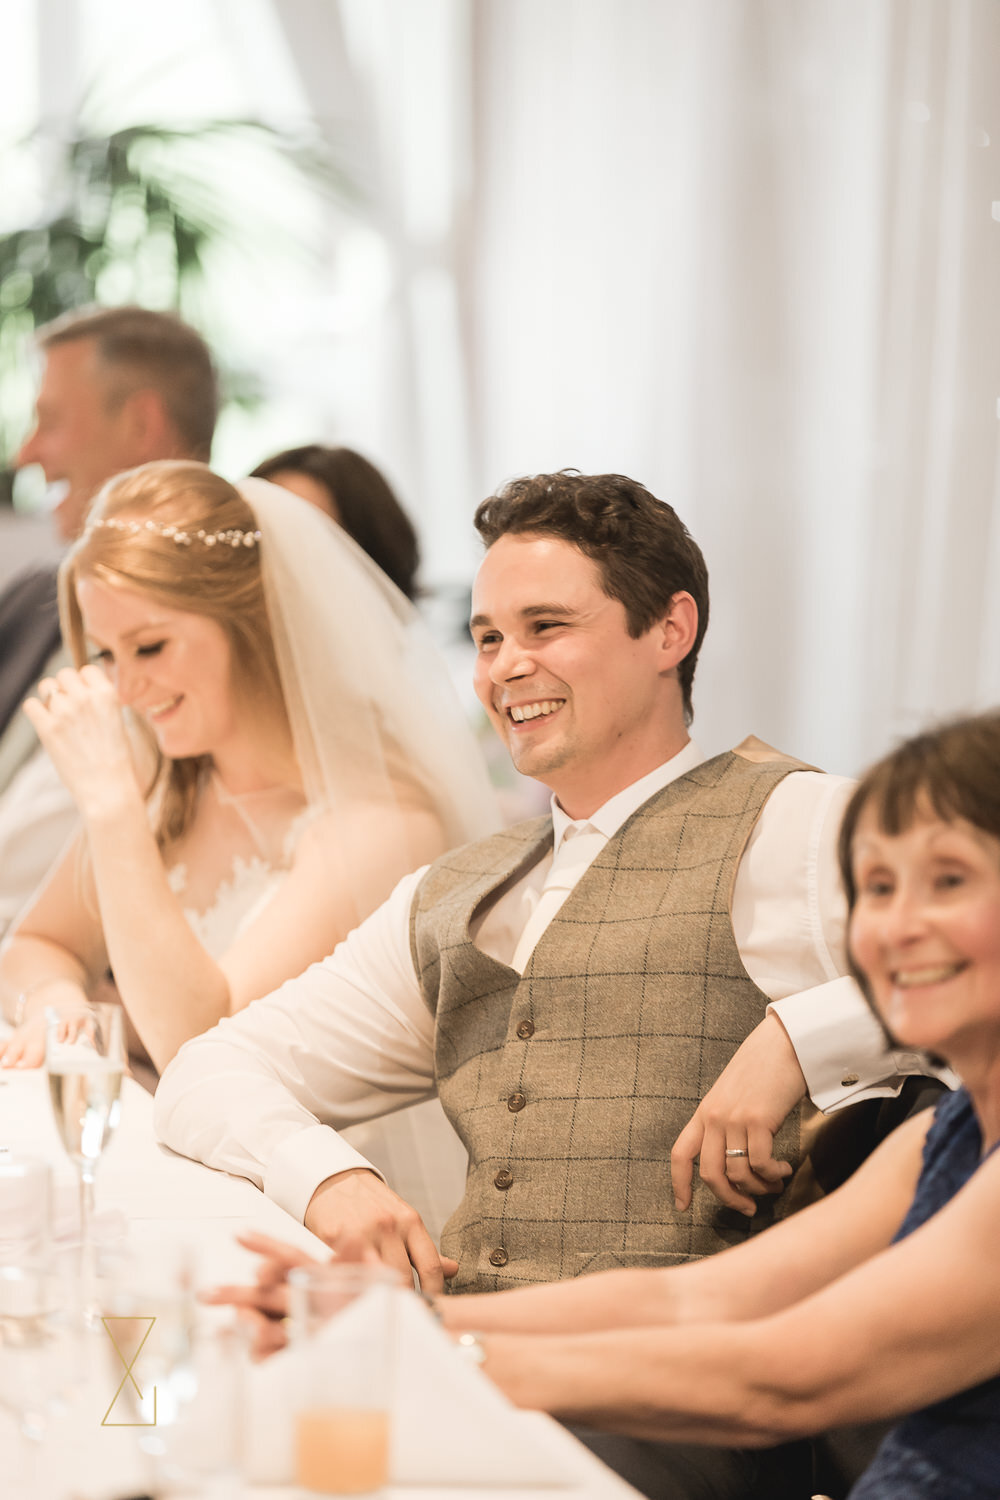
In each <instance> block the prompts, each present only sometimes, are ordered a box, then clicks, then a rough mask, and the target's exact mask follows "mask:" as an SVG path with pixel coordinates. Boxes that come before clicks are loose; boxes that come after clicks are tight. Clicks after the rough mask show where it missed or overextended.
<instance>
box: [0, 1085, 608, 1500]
mask: <svg viewBox="0 0 1000 1500" xmlns="http://www.w3.org/2000/svg"><path fill="white" fill-rule="evenodd" d="M151 1116H152V1100H151V1099H150V1097H149V1095H147V1094H146V1093H145V1092H144V1091H143V1090H142V1089H141V1088H140V1087H139V1086H138V1085H137V1084H136V1083H134V1082H133V1081H132V1080H130V1079H126V1081H125V1084H124V1087H123V1093H122V1116H121V1122H120V1124H119V1127H118V1130H117V1132H116V1135H115V1137H114V1139H113V1141H112V1142H111V1143H110V1145H109V1146H108V1148H107V1151H106V1152H105V1155H104V1158H103V1160H102V1161H101V1164H100V1167H99V1170H98V1175H97V1206H98V1211H99V1215H101V1214H103V1215H108V1214H109V1213H113V1211H117V1213H119V1214H120V1215H122V1216H123V1217H124V1219H125V1220H126V1221H127V1241H128V1244H129V1245H130V1246H131V1247H132V1248H133V1249H134V1250H135V1251H136V1252H137V1254H140V1255H141V1253H142V1250H143V1249H144V1247H160V1246H162V1245H164V1244H167V1243H171V1242H176V1243H185V1244H187V1245H189V1246H191V1247H192V1248H193V1250H194V1254H195V1260H196V1266H197V1279H198V1283H199V1285H200V1286H211V1285H214V1284H217V1283H219V1282H223V1281H237V1282H239V1281H243V1282H246V1281H249V1280H250V1279H251V1277H252V1274H253V1269H254V1264H255V1258H254V1257H253V1256H251V1255H250V1254H249V1253H248V1252H246V1251H244V1250H243V1249H241V1247H240V1246H238V1245H237V1244H236V1241H235V1236H236V1234H237V1232H239V1231H241V1230H246V1229H254V1230H259V1231H261V1232H263V1233H265V1234H270V1235H274V1236H275V1237H276V1238H279V1239H284V1240H290V1241H293V1242H294V1243H297V1244H300V1245H302V1246H303V1247H305V1248H307V1249H312V1250H314V1251H315V1252H316V1253H318V1254H323V1253H324V1252H323V1249H322V1247H321V1246H320V1245H319V1243H318V1242H317V1241H316V1240H315V1239H314V1238H313V1236H312V1235H311V1234H310V1233H309V1232H308V1230H306V1229H305V1228H304V1227H303V1226H302V1225H301V1224H298V1223H296V1222H295V1221H294V1220H293V1219H291V1218H290V1217H289V1216H288V1215H287V1214H285V1213H284V1211H283V1210H282V1209H280V1208H278V1207H277V1206H276V1205H275V1204H274V1203H272V1202H270V1200H269V1199H267V1198H265V1197H264V1196H263V1195H262V1194H261V1193H259V1192H258V1191H257V1189H256V1188H255V1187H253V1186H252V1185H251V1184H250V1183H248V1182H244V1181H242V1180H240V1179H238V1178H233V1177H229V1176H227V1175H225V1174H224V1173H219V1172H213V1171H211V1170H210V1169H209V1168H207V1167H203V1166H200V1165H199V1164H197V1163H195V1162H190V1161H187V1160H185V1159H183V1158H181V1157H178V1156H175V1155H173V1153H171V1152H168V1151H166V1150H165V1149H164V1148H162V1147H160V1146H157V1144H156V1143H155V1141H154V1139H153V1134H152V1124H151ZM7 1151H9V1152H12V1153H17V1154H22V1153H27V1154H31V1155H35V1156H41V1157H43V1158H45V1159H46V1160H47V1161H49V1162H50V1163H51V1165H52V1167H53V1171H54V1173H55V1177H56V1182H57V1185H58V1190H59V1193H60V1195H64V1194H66V1193H68V1192H70V1191H71V1189H72V1186H73V1184H74V1183H75V1181H76V1176H75V1172H74V1170H73V1167H72V1165H71V1164H70V1162H69V1160H68V1159H67V1157H66V1156H65V1153H64V1152H63V1150H62V1146H61V1144H60V1141H59V1138H58V1135H57V1133H56V1129H55V1125H54V1122H53V1120H52V1116H51V1111H50V1107H49V1100H48V1084H47V1079H46V1076H45V1074H44V1072H42V1071H27V1070H25V1071H19V1070H13V1069H12V1070H10V1071H9V1072H3V1071H0V1153H4V1152H7ZM112 1227H114V1225H113V1224H112ZM2 1358H3V1350H2V1349H0V1359H2ZM482 1378H483V1377H481V1376H480V1375H479V1374H478V1372H477V1371H475V1370H473V1369H471V1368H470V1369H469V1371H468V1379H469V1380H470V1381H478V1380H481V1379H482ZM491 1394H492V1392H491ZM106 1396H107V1393H106V1392H104V1391H100V1392H97V1391H95V1392H94V1398H95V1403H96V1404H95V1413H97V1414H96V1416H95V1420H94V1423H93V1429H94V1430H93V1432H92V1433H89V1435H88V1436H87V1438H86V1445H87V1450H88V1451H87V1452H86V1453H81V1452H74V1453H72V1454H70V1453H67V1454H66V1455H65V1464H66V1487H65V1497H66V1500H71V1497H72V1500H118V1497H122V1496H124V1495H125V1494H127V1493H128V1491H127V1490H125V1489H123V1488H122V1484H123V1483H128V1482H132V1483H133V1488H134V1480H133V1474H134V1466H133V1468H130V1459H129V1453H128V1452H127V1451H126V1450H127V1449H128V1447H129V1445H131V1444H134V1438H133V1437H131V1436H130V1434H129V1433H128V1432H127V1430H124V1431H123V1430H119V1431H118V1432H117V1433H115V1432H114V1431H112V1430H111V1429H108V1428H101V1426H100V1412H101V1411H103V1410H104V1407H105V1406H106V1404H107V1402H106ZM400 1399H403V1400H405V1399H406V1397H405V1393H404V1395H403V1396H402V1397H401V1398H400ZM98 1407H99V1408H100V1411H98ZM7 1421H8V1422H9V1419H7ZM2 1429H3V1424H2V1423H0V1447H2V1446H3V1443H4V1439H5V1437H6V1436H7V1434H6V1433H5V1432H4V1431H3V1430H2ZM491 1436H492V1442H491V1443H489V1444H484V1448H483V1453H482V1476H481V1483H478V1484H477V1485H475V1486H473V1487H468V1486H465V1485H463V1486H456V1485H453V1484H452V1485H447V1486H435V1485H430V1484H421V1485H419V1486H406V1487H402V1486H393V1487H391V1488H390V1489H389V1490H388V1491H387V1492H386V1493H387V1495H388V1496H389V1497H390V1500H561V1497H565V1500H627V1497H629V1496H633V1497H634V1495H635V1492H634V1491H633V1490H632V1489H630V1488H629V1486H627V1485H625V1484H623V1483H622V1481H621V1480H619V1479H618V1478H617V1477H616V1476H615V1475H614V1474H612V1473H611V1472H610V1471H609V1470H607V1469H606V1468H605V1467H604V1466H603V1465H602V1464H600V1463H598V1462H597V1460H596V1459H594V1458H593V1457H592V1456H591V1455H590V1454H589V1453H588V1452H587V1451H586V1450H585V1449H584V1448H582V1447H581V1446H580V1445H579V1444H578V1443H577V1442H575V1440H574V1439H573V1438H571V1437H570V1436H569V1434H568V1433H566V1432H565V1431H564V1430H563V1429H562V1428H561V1427H559V1426H558V1424H557V1423H554V1422H551V1421H549V1419H548V1418H546V1417H542V1416H539V1415H538V1414H536V1413H523V1412H518V1411H516V1410H515V1409H514V1408H505V1409H504V1410H503V1412H502V1428H501V1429H500V1430H497V1431H496V1432H494V1433H492V1435H491ZM519 1445H524V1446H525V1447H526V1448H528V1449H531V1448H533V1447H534V1448H538V1449H540V1450H541V1452H542V1453H543V1455H544V1459H545V1463H544V1467H545V1469H546V1470H548V1471H549V1472H550V1473H555V1474H557V1475H558V1476H560V1478H561V1480H562V1483H560V1484H559V1485H558V1486H557V1487H553V1486H552V1485H551V1484H548V1485H545V1486H531V1485H529V1486H524V1485H522V1486H519V1487H517V1488H516V1489H510V1488H502V1487H498V1486H497V1484H496V1467H495V1453H496V1451H497V1450H499V1449H503V1448H508V1447H512V1448H515V1449H516V1448H517V1447H518V1446H519ZM126 1476H127V1479H126ZM242 1493H244V1494H246V1495H247V1496H251V1495H252V1496H260V1497H263V1496H269V1497H272V1500H279V1497H284V1496H286V1495H290V1494H292V1493H294V1492H292V1491H289V1490H283V1489H278V1488H268V1487H264V1486H251V1485H246V1486H244V1487H243V1490H242ZM60 1500H62V1497H60Z"/></svg>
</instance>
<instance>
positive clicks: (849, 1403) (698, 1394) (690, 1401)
mask: <svg viewBox="0 0 1000 1500" xmlns="http://www.w3.org/2000/svg"><path fill="white" fill-rule="evenodd" d="M918 1124H919V1122H913V1125H914V1126H916V1125H918ZM906 1128H907V1132H908V1134H909V1135H910V1136H911V1140H912V1139H913V1137H914V1136H915V1134H916V1132H915V1130H911V1129H910V1127H906ZM897 1134H898V1132H897ZM890 1145H895V1141H894V1140H891V1141H890V1142H887V1143H886V1146H885V1147H883V1148H881V1149H880V1152H879V1153H877V1155H879V1156H881V1157H882V1159H883V1162H884V1161H885V1160H886V1159H887V1155H891V1154H893V1153H887V1154H884V1153H886V1148H887V1147H889V1146H890ZM873 1161H874V1158H873ZM862 1170H865V1169H862ZM859 1175H860V1174H859ZM876 1175H877V1174H870V1175H869V1184H870V1185H874V1181H875V1177H876ZM849 1186H850V1184H848V1187H849ZM838 1200H839V1203H840V1207H841V1209H842V1210H845V1211H846V1209H847V1207H848V1206H851V1207H852V1209H854V1210H858V1209H863V1208H864V1202H863V1201H862V1200H861V1199H859V1198H857V1197H855V1199H854V1202H853V1204H851V1203H850V1198H849V1195H848V1192H847V1188H845V1189H842V1190H841V1191H840V1192H838V1193H837V1194H835V1195H833V1197H832V1198H831V1199H830V1200H828V1201H829V1203H830V1204H831V1205H833V1204H835V1203H836V1202H837V1201H838ZM820 1206H821V1207H822V1206H823V1205H820ZM807 1217H809V1214H803V1215H801V1216H800V1218H801V1219H802V1220H805V1219H806V1218H807ZM812 1219H813V1225H814V1226H815V1225H816V1223H817V1216H816V1215H815V1213H813V1214H812ZM793 1225H794V1221H789V1224H788V1225H787V1226H780V1227H779V1229H778V1230H770V1231H768V1233H767V1234H766V1235H763V1236H761V1242H760V1243H761V1244H763V1242H764V1241H766V1240H769V1239H771V1238H772V1236H773V1237H774V1238H775V1239H777V1238H778V1237H779V1235H781V1233H782V1230H783V1229H786V1228H787V1229H789V1230H790V1229H791V1228H792V1227H793ZM998 1234H1000V1159H997V1158H994V1159H991V1160H990V1161H988V1162H986V1163H985V1164H984V1166H983V1167H982V1168H980V1170H979V1171H978V1172H977V1173H976V1174H975V1176H974V1177H973V1179H972V1180H971V1181H970V1182H969V1183H968V1184H967V1185H966V1187H965V1188H964V1189H963V1190H962V1192H961V1193H960V1194H958V1195H957V1196H956V1198H955V1200H954V1201H953V1202H952V1203H950V1204H949V1205H948V1206H947V1207H946V1208H944V1209H942V1210H941V1212H940V1213H939V1214H937V1215H935V1217H934V1218H933V1219H931V1220H930V1221H929V1222H928V1223H927V1224H925V1225H924V1226H923V1227H922V1228H920V1229H919V1230H917V1231H916V1232H915V1233H914V1234H913V1235H910V1236H908V1237H907V1239H906V1240H904V1241H901V1242H900V1243H899V1244H896V1245H890V1246H887V1247H885V1248H884V1249H882V1250H880V1251H878V1252H876V1253H874V1254H873V1255H872V1256H871V1257H870V1258H865V1259H863V1260H861V1261H860V1262H858V1263H856V1264H855V1265H854V1267H853V1268H851V1269H847V1270H845V1271H843V1272H842V1273H841V1274H840V1275H838V1276H837V1277H836V1278H835V1279H833V1280H831V1281H830V1282H829V1284H827V1285H824V1286H822V1287H821V1288H819V1289H817V1290H815V1291H814V1292H812V1293H811V1294H809V1295H807V1296H804V1297H802V1298H801V1299H800V1300H797V1301H795V1302H794V1304H793V1305H790V1306H786V1307H784V1308H783V1309H782V1310H780V1311H773V1312H771V1313H769V1314H767V1315H765V1316H762V1317H757V1318H752V1319H750V1320H749V1321H741V1322H736V1323H723V1322H717V1321H715V1322H705V1323H696V1324H686V1323H685V1324H684V1325H683V1326H678V1327H668V1328H651V1329H641V1330H639V1329H631V1328H630V1329H623V1330H613V1331H606V1332H600V1333H589V1334H583V1335H580V1336H573V1335H564V1336H544V1337H528V1336H523V1335H513V1336H508V1335H498V1336H496V1337H493V1336H489V1337H488V1338H487V1340H486V1347H487V1361H486V1365H485V1369H486V1371H487V1373H488V1374H490V1375H491V1376H492V1377H493V1378H494V1379H495V1380H496V1381H497V1383H498V1384H499V1385H500V1386H501V1387H502V1388H503V1389H504V1390H505V1391H506V1392H507V1393H508V1395H510V1396H511V1397H512V1399H513V1400H514V1401H515V1402H517V1403H518V1404H519V1405H524V1406H534V1407H540V1408H541V1409H543V1410H546V1411H550V1412H552V1413H554V1414H555V1415H558V1416H560V1417H562V1418H564V1419H567V1420H572V1421H575V1422H583V1423H591V1424H594V1425H599V1426H601V1427H605V1428H609V1429H611V1430H615V1431H620V1432H626V1433H631V1434H633V1435H635V1436H640V1437H655V1438H660V1439H665V1440H671V1441H697V1442H718V1443H739V1444H743V1445H747V1444H755V1443H757V1444H766V1443H771V1442H776V1441H780V1440H783V1439H785V1438H788V1437H792V1436H797V1435H801V1434H803V1433H808V1432H814V1431H818V1430H821V1429H824V1428H827V1427H834V1426H838V1425H842V1424H844V1423H846V1422H850V1421H857V1420H866V1421H867V1420H874V1419H877V1418H882V1417H892V1416H897V1415H900V1414H901V1413H903V1412H906V1411H912V1410H915V1409H917V1408H919V1407H921V1406H925V1405H927V1404H928V1403H930V1402H933V1401H935V1400H938V1399H941V1398H942V1397H944V1396H945V1395H948V1394H951V1393H953V1392H955V1391H957V1390H962V1389H965V1388H966V1387H968V1386H970V1385H975V1384H977V1383H978V1382H980V1381H982V1380H985V1379H987V1378H989V1377H991V1376H993V1375H996V1374H997V1373H1000V1267H998V1264H997V1261H996V1256H995V1253H994V1247H995V1245H996V1242H997V1235H998ZM784 1240H785V1248H786V1250H787V1249H788V1247H789V1237H788V1235H787V1234H786V1235H785V1236H784ZM748 1248H753V1247H748ZM799 1248H800V1250H802V1251H804V1252H805V1253H808V1245H807V1243H806V1242H805V1241H803V1242H802V1244H801V1245H800V1247H799ZM818 1250H819V1253H820V1254H822V1253H823V1252H822V1247H818ZM717 1259H718V1260H726V1259H729V1260H730V1264H731V1266H732V1267H737V1268H738V1266H739V1252H733V1254H732V1255H731V1256H728V1255H726V1256H721V1257H717ZM784 1269H789V1267H788V1265H787V1262H786V1264H785V1267H784Z"/></svg>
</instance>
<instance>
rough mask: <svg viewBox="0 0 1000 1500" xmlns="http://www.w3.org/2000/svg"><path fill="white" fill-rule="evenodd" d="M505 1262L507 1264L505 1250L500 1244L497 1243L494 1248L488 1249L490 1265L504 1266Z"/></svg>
mask: <svg viewBox="0 0 1000 1500" xmlns="http://www.w3.org/2000/svg"><path fill="white" fill-rule="evenodd" d="M506 1264H507V1252H506V1250H505V1249H504V1248H503V1246H502V1245H498V1246H497V1248H496V1249H495V1250H491V1251H490V1265H491V1266H505V1265H506Z"/></svg>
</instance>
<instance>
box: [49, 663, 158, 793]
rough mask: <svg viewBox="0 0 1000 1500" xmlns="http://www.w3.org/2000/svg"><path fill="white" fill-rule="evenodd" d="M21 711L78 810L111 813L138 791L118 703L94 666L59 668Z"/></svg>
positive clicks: (113, 690)
mask: <svg viewBox="0 0 1000 1500" xmlns="http://www.w3.org/2000/svg"><path fill="white" fill-rule="evenodd" d="M24 712H25V714H26V715H27V717H28V718H29V719H30V720H31V723H32V725H33V727H34V729H35V732H36V733H37V735H38V738H39V739H40V740H41V742H42V744H43V745H44V746H45V749H46V750H47V751H48V753H49V755H50V756H51V757H52V760H53V763H54V764H55V767H56V770H57V771H58V772H59V775H60V776H61V778H62V780H63V781H64V782H65V784H66V786H67V788H68V789H69V791H70V792H71V793H72V795H73V799H74V801H75V802H76V805H77V807H78V808H79V809H80V813H81V816H82V817H83V818H84V820H86V819H87V818H88V817H93V816H97V817H100V816H102V815H107V814H108V813H113V812H114V811H115V810H116V809H117V808H118V807H119V806H120V805H121V803H122V800H123V798H125V799H128V800H131V799H134V797H135V796H136V793H137V791H138V788H137V784H136V780H135V773H134V769H133V762H132V755H131V751H130V747H129V742H128V736H127V734H126V732H125V724H124V720H123V718H122V710H121V705H120V703H119V701H118V695H117V694H116V692H115V689H114V687H113V686H112V685H111V683H110V682H109V681H108V679H107V678H106V677H105V675H104V673H103V672H102V671H101V669H100V668H99V667H95V666H90V665H88V666H85V667H82V668H81V669H80V671H78V672H77V671H73V670H72V669H71V668H69V667H67V668H64V670H63V671H61V672H59V673H58V674H57V675H56V676H55V677H46V678H44V679H43V680H42V682H40V683H39V685H38V697H37V698H29V699H27V701H26V702H25V704H24Z"/></svg>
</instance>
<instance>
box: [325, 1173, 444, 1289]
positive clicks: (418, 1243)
mask: <svg viewBox="0 0 1000 1500" xmlns="http://www.w3.org/2000/svg"><path fill="white" fill-rule="evenodd" d="M304 1223H305V1226H306V1228H307V1229H310V1230H312V1232H313V1234H314V1235H316V1236H317V1238H318V1239H321V1240H325V1241H326V1243H327V1244H328V1245H329V1246H330V1247H331V1248H332V1249H333V1250H336V1249H337V1248H338V1245H341V1244H345V1243H349V1244H350V1246H351V1252H352V1258H354V1259H357V1258H360V1256H359V1251H362V1253H363V1250H367V1251H368V1252H370V1253H371V1256H372V1258H373V1259H375V1258H377V1259H378V1260H380V1261H381V1262H382V1263H383V1264H384V1265H387V1266H392V1267H393V1269H394V1270H397V1271H398V1272H399V1273H400V1275H401V1276H403V1277H405V1279H406V1280H407V1282H409V1281H410V1279H411V1277H412V1273H413V1271H416V1273H417V1276H418V1278H419V1281H420V1286H421V1288H422V1290H423V1291H425V1292H431V1293H438V1292H442V1291H444V1283H445V1278H446V1277H449V1276H454V1274H455V1272H456V1271H457V1270H458V1265H457V1263H456V1262H455V1261H453V1260H448V1259H447V1258H446V1257H442V1256H441V1255H439V1254H438V1251H437V1248H436V1246H435V1244H434V1241H433V1240H432V1239H431V1237H430V1235H429V1234H428V1233H427V1230H426V1229H425V1228H424V1224H423V1220H422V1219H421V1217H420V1215H419V1214H418V1213H417V1211H416V1210H415V1209H413V1208H411V1207H410V1205H409V1204H408V1203H405V1202H404V1201H403V1199H402V1198H400V1197H398V1196H397V1194H395V1193H394V1192H393V1191H392V1189H391V1188H388V1187H386V1185H385V1183H384V1182H383V1181H382V1179H381V1178H380V1177H378V1176H376V1174H375V1173H374V1172H370V1171H369V1170H368V1169H367V1168H366V1167H352V1168H351V1169H350V1170H348V1171H346V1172H338V1173H337V1174H336V1176H334V1177H328V1178H327V1179H326V1181H325V1182H321V1183H320V1185H319V1187H318V1188H317V1189H316V1191H315V1192H314V1193H313V1195H312V1197H311V1198H310V1200H309V1207H308V1208H307V1209H306V1214H305V1219H304Z"/></svg>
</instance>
